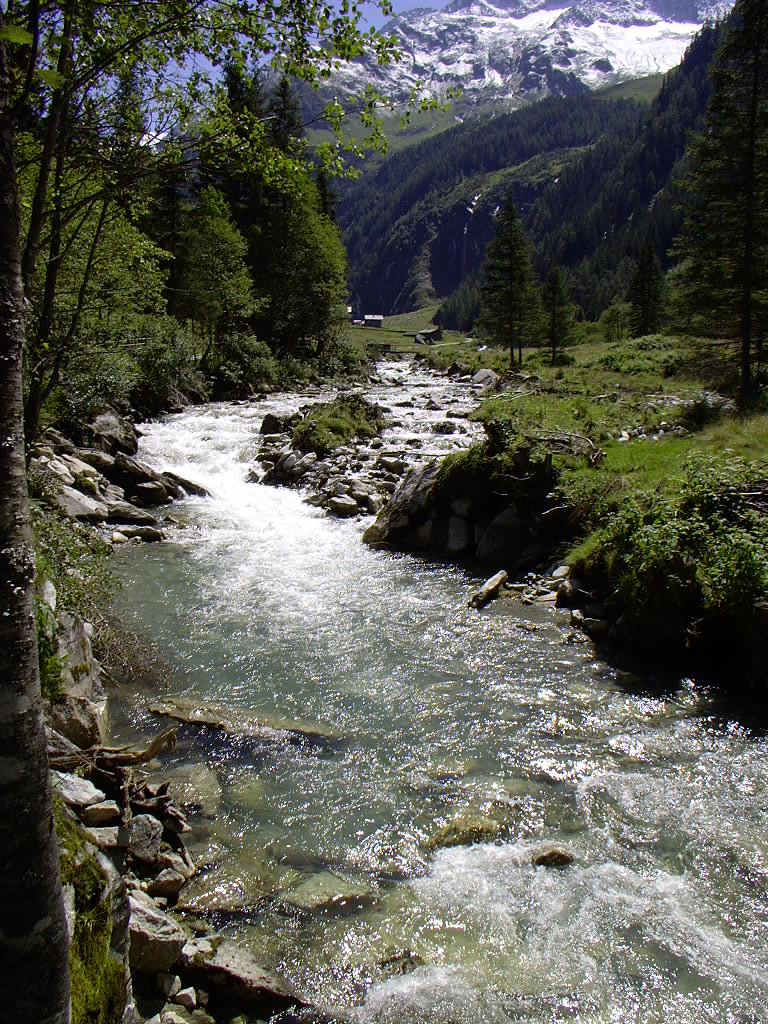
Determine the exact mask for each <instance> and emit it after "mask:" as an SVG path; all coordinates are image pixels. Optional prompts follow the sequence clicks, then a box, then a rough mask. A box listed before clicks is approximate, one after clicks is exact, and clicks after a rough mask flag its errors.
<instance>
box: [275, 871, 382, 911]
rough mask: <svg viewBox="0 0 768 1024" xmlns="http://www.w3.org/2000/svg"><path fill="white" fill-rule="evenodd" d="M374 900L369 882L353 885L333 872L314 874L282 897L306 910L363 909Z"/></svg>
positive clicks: (286, 901) (358, 882)
mask: <svg viewBox="0 0 768 1024" xmlns="http://www.w3.org/2000/svg"><path fill="white" fill-rule="evenodd" d="M373 899H374V895H373V890H372V889H371V887H370V885H368V884H367V883H366V882H362V881H354V882H351V881H348V880H347V879H344V878H340V877H339V875H336V874H334V873H333V872H332V871H317V872H314V873H313V874H311V875H309V876H308V877H307V878H305V879H304V881H303V882H300V883H299V884H298V885H296V886H294V887H293V888H292V889H290V890H289V891H287V892H284V893H282V895H281V900H282V901H283V902H284V903H289V904H290V905H291V906H294V907H298V908H299V910H306V911H319V910H342V909H349V908H350V907H358V908H359V907H361V906H363V905H364V904H367V903H371V902H372V901H373Z"/></svg>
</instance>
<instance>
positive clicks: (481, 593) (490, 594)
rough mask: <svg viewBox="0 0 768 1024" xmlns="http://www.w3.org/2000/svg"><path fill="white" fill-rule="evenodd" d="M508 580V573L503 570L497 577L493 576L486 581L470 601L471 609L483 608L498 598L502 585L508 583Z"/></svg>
mask: <svg viewBox="0 0 768 1024" xmlns="http://www.w3.org/2000/svg"><path fill="white" fill-rule="evenodd" d="M507 579H508V577H507V573H506V571H505V570H504V569H502V570H501V572H497V573H496V575H495V576H491V578H490V579H489V580H486V581H485V583H484V584H483V585H482V587H480V589H479V590H478V591H477V592H476V593H474V594H473V595H472V597H471V598H470V599H469V602H468V604H469V607H470V608H482V607H483V606H484V605H486V604H488V602H489V601H491V600H493V598H494V597H497V596H498V593H499V591H500V590H501V587H502V584H504V583H506V582H507Z"/></svg>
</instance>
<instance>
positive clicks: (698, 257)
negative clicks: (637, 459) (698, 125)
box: [676, 0, 768, 405]
mask: <svg viewBox="0 0 768 1024" xmlns="http://www.w3.org/2000/svg"><path fill="white" fill-rule="evenodd" d="M711 77H712V96H711V99H710V103H709V107H708V109H707V116H706V121H705V126H704V130H703V131H702V133H701V134H700V135H699V136H698V137H697V138H696V139H695V141H694V144H693V147H692V162H693V169H692V172H691V174H690V178H689V189H690V195H689V198H688V202H687V209H686V218H685V223H684V226H683V231H682V234H681V236H680V238H679V239H678V243H677V246H676V253H677V255H678V256H679V257H680V258H681V260H682V266H681V274H680V277H681V284H682V290H683V294H684V296H685V297H686V299H687V304H688V307H689V309H691V310H692V311H693V312H694V313H695V314H698V315H702V314H703V315H704V323H703V325H702V326H703V327H704V328H706V329H707V330H708V331H709V333H712V334H715V335H717V334H721V335H725V336H731V337H734V338H737V339H738V340H739V344H740V370H741V382H740V400H741V403H742V405H746V404H748V403H749V402H751V401H752V400H753V399H754V397H755V383H754V376H753V368H752V358H753V352H752V349H753V345H755V344H759V342H760V339H761V338H762V336H763V335H764V333H765V330H766V326H768V0H739V2H738V3H737V4H736V6H735V7H734V10H733V13H732V16H731V19H730V23H729V29H728V32H727V33H726V36H725V39H724V41H723V43H722V45H721V47H720V49H719V50H718V51H717V54H716V56H715V60H714V62H713V66H712V72H711Z"/></svg>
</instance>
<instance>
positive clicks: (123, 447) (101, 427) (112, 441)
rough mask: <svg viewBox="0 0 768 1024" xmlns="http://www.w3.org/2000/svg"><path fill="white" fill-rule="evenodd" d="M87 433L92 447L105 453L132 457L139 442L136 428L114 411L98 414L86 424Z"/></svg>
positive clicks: (109, 410)
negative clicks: (116, 453) (120, 453)
mask: <svg viewBox="0 0 768 1024" xmlns="http://www.w3.org/2000/svg"><path fill="white" fill-rule="evenodd" d="M87 432H88V433H89V435H90V436H91V438H92V439H93V443H94V447H97V448H101V449H103V451H105V452H109V453H110V454H114V453H115V452H125V454H127V455H133V454H134V453H135V452H136V451H138V447H139V442H138V437H137V432H136V428H135V427H134V425H133V424H132V423H131V422H130V420H127V419H125V417H123V416H120V415H118V413H116V412H115V411H114V409H108V410H105V411H104V412H102V413H100V414H99V415H98V416H96V417H95V419H93V420H91V422H90V423H89V424H88V427H87Z"/></svg>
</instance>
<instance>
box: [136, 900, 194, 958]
mask: <svg viewBox="0 0 768 1024" xmlns="http://www.w3.org/2000/svg"><path fill="white" fill-rule="evenodd" d="M128 900H129V903H130V908H131V923H130V934H131V953H130V959H131V967H132V968H133V969H134V970H139V971H143V972H144V973H146V974H157V973H158V972H159V971H169V970H170V969H171V967H173V966H174V964H175V963H176V962H177V961H178V959H179V954H180V953H181V951H182V949H183V947H184V944H185V942H186V941H187V935H186V933H185V932H184V931H183V930H182V928H181V926H180V925H179V923H178V922H177V921H176V920H175V919H174V918H172V917H171V916H170V914H166V913H165V912H164V911H162V910H160V908H159V907H158V906H157V904H156V903H155V902H154V900H153V899H152V897H151V896H148V895H147V894H146V893H143V892H141V890H140V889H135V890H133V891H132V892H130V893H129V894H128Z"/></svg>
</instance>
